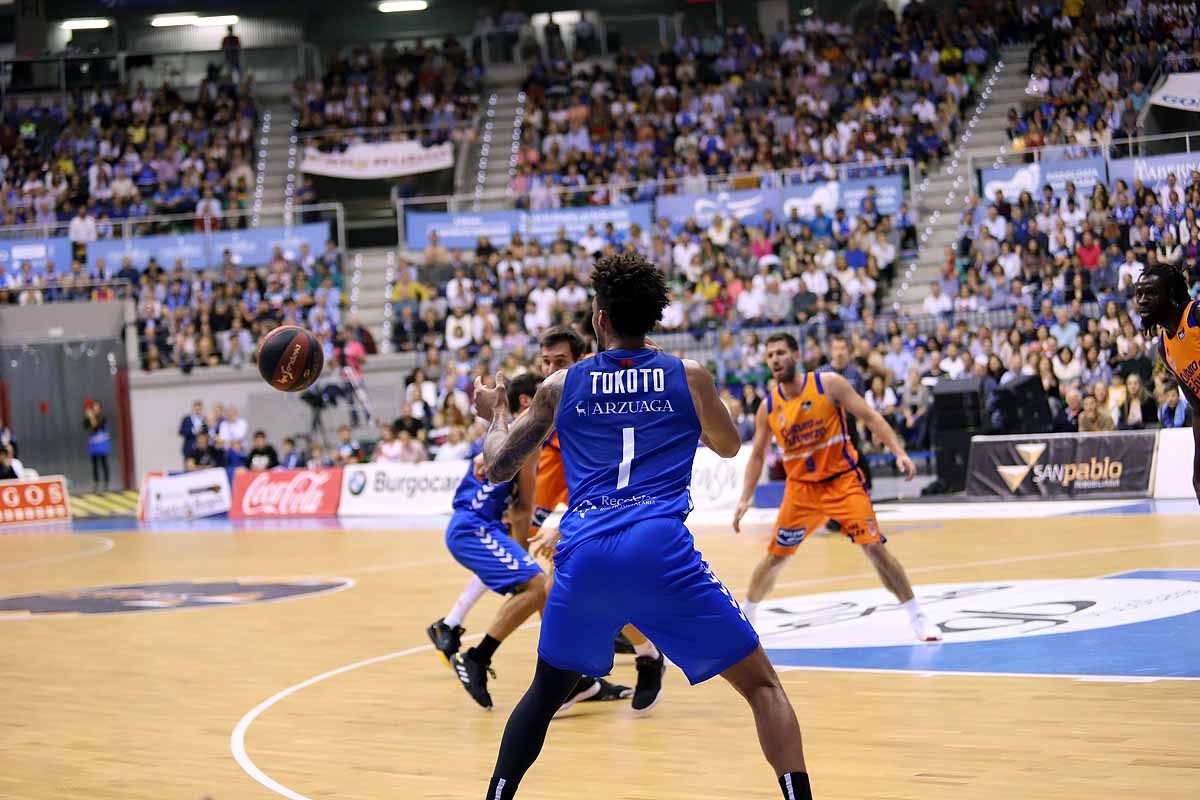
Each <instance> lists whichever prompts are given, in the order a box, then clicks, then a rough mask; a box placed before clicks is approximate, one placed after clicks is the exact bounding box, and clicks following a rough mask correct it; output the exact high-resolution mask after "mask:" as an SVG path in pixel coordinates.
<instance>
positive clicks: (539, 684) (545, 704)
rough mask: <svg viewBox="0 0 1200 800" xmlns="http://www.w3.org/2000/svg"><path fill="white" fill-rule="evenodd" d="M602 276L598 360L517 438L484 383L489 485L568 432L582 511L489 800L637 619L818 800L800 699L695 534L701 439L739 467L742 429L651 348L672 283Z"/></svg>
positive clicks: (786, 783) (505, 793) (693, 378)
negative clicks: (731, 693)
mask: <svg viewBox="0 0 1200 800" xmlns="http://www.w3.org/2000/svg"><path fill="white" fill-rule="evenodd" d="M591 281H592V286H593V288H594V290H595V299H594V301H593V306H592V321H593V325H594V326H595V330H596V335H597V339H598V343H599V349H600V351H601V352H599V353H598V354H597V355H596V356H594V357H593V358H590V359H587V360H585V361H581V362H579V363H578V364H576V365H574V366H572V367H571V368H570V369H568V370H562V371H559V372H556V373H554V374H553V375H552V376H550V377H549V378H547V379H546V380H544V381H543V382H542V385H541V387H540V388H539V389H538V391H537V394H536V395H535V396H534V399H533V403H532V404H531V405H530V408H529V411H528V412H527V413H526V414H525V415H524V416H522V417H521V418H519V419H517V420H516V421H515V422H511V428H510V413H509V408H508V407H507V406H506V405H505V403H504V385H503V377H502V376H499V377H498V378H497V385H496V386H495V387H486V386H484V385H483V384H482V382H480V381H477V382H476V388H475V404H476V410H477V413H478V414H479V415H480V416H481V417H483V418H484V419H490V420H491V427H490V428H489V430H488V434H487V436H486V437H485V440H484V452H483V460H484V465H485V468H486V470H487V477H488V479H489V480H491V481H493V482H503V481H507V480H511V479H512V478H513V476H514V475H516V474H517V472H518V471H519V470H520V469H521V466H522V465H523V464H525V463H526V461H528V460H529V458H530V456H531V455H533V454H534V453H536V452H537V450H538V448H539V447H541V444H542V442H544V441H545V440H546V437H547V436H548V435H549V434H550V432H551V431H552V430H555V429H557V431H558V439H559V443H560V446H561V447H562V452H563V465H564V467H565V470H566V476H567V486H568V490H569V493H570V503H571V505H570V508H568V509H567V512H566V514H565V515H564V516H563V519H562V522H561V523H560V525H559V528H560V530H561V532H562V539H561V541H560V542H559V545H558V549H557V552H556V553H555V556H554V565H555V581H554V587H553V589H552V590H551V592H550V597H549V600H548V601H547V603H546V611H545V614H544V616H543V619H542V631H541V640H540V642H539V644H538V663H537V668H536V671H535V673H534V677H533V683H532V685H531V686H530V687H529V690H528V691H527V692H526V693H525V696H524V697H523V698H522V699H521V702H520V703H519V704H518V705H517V707H516V708H515V709H514V710H513V713H512V716H511V717H510V718H509V721H508V725H507V726H506V727H505V730H504V740H503V743H502V744H501V745H500V755H499V757H498V759H497V761H496V767H495V770H494V772H493V775H492V780H491V783H490V785H489V787H488V791H487V795H486V800H510V799H511V798H513V797H514V796H515V795H516V792H517V787H518V785H519V784H520V781H521V779H522V778H523V777H524V775H525V772H526V771H527V770H528V769H529V767H530V766H531V765H532V764H533V762H534V760H536V758H537V756H538V754H539V753H540V752H541V749H542V744H543V742H544V741H545V737H546V731H547V728H548V727H549V725H550V720H551V718H552V717H553V716H554V714H555V712H556V711H557V710H558V708H559V706H561V705H562V703H563V701H564V699H566V698H567V697H568V695H569V694H570V692H571V691H572V689H573V688H574V687H575V686H576V684H577V682H578V680H579V676H580V675H581V674H586V675H604V674H606V673H607V672H608V671H609V670H610V669H611V668H612V662H613V647H612V642H613V637H614V635H615V634H616V633H617V631H619V630H620V629H621V628H622V627H623V626H624V625H625V624H626V623H633V624H634V625H636V626H637V627H638V629H639V630H641V631H642V632H643V633H645V634H646V635H647V636H648V637H649V638H650V639H651V640H652V641H654V642H656V643H657V644H658V647H659V649H661V650H662V651H663V652H664V653H665V654H666V655H667V657H668V658H670V659H671V661H673V662H674V663H675V664H676V665H678V666H679V668H680V669H682V670H683V672H684V673H685V674H686V675H687V677H688V680H689V681H691V682H692V683H693V684H695V683H700V682H701V681H705V680H708V679H709V678H712V677H714V676H716V675H721V676H722V677H724V678H725V679H726V680H728V681H729V682H730V683H731V684H733V686H734V688H735V689H737V691H738V692H739V693H741V695H742V696H743V697H745V698H746V700H747V701H748V702H749V704H750V708H751V710H752V711H753V713H754V721H755V724H756V725H757V727H758V738H759V743H760V745H761V746H762V749H763V753H764V754H765V755H766V757H767V760H768V761H769V762H770V763H771V766H772V767H773V768H774V769H775V774H776V775H777V776H778V778H779V786H780V788H781V790H782V792H783V796H784V798H786V800H811V798H812V793H811V790H810V789H809V783H808V773H807V772H806V769H805V764H804V751H803V748H802V746H801V742H800V726H799V724H798V723H797V722H796V715H795V713H794V712H793V711H792V706H791V704H790V703H789V701H788V698H787V695H786V693H785V692H784V690H783V687H782V686H781V685H780V683H779V678H778V676H777V675H776V674H775V670H774V668H773V667H772V666H771V663H770V662H769V661H768V660H767V656H766V653H765V652H764V651H763V649H762V646H761V645H760V644H759V641H758V635H757V634H756V633H755V632H754V628H753V627H752V626H751V625H750V623H749V622H748V621H747V620H746V617H745V616H744V615H743V614H742V612H741V609H740V608H739V607H738V604H737V601H735V600H734V599H733V597H732V595H730V593H729V590H728V589H726V588H725V586H724V585H722V583H721V582H720V581H719V580H718V579H717V578H716V576H715V575H713V573H712V571H711V570H710V569H709V567H708V564H706V563H705V562H704V560H703V559H702V558H701V557H700V554H699V553H698V552H697V551H696V548H695V543H694V542H693V540H692V535H691V533H690V532H689V531H688V529H687V528H686V527H685V526H684V524H683V523H684V520H685V519H686V518H687V515H688V513H689V512H690V511H691V506H692V504H691V497H690V493H689V483H690V481H691V474H692V460H693V458H694V457H695V452H696V443H697V441H701V442H703V443H704V444H705V445H707V446H708V447H709V448H711V449H712V450H713V451H714V452H716V453H717V454H718V455H720V456H723V457H726V458H730V457H732V456H734V455H736V454H737V452H738V449H739V448H740V447H741V441H740V438H739V436H738V431H737V428H736V427H735V426H734V424H733V420H732V419H730V417H729V412H728V411H727V410H726V409H725V406H724V405H723V404H722V403H721V401H720V399H719V398H718V397H717V391H716V386H715V385H714V383H713V379H712V376H711V375H709V374H708V372H707V371H706V370H705V369H704V368H703V367H701V366H700V365H699V364H697V363H695V362H694V361H681V360H680V359H678V358H675V357H673V356H668V355H665V354H663V353H661V352H658V351H657V350H654V349H650V348H647V347H646V346H645V338H646V334H648V333H649V332H650V331H651V330H652V329H653V328H654V326H655V324H657V323H658V321H659V320H660V319H661V318H662V311H663V308H665V307H666V305H667V300H668V298H667V287H666V282H665V281H664V280H663V276H662V273H660V272H659V271H658V269H656V268H655V267H654V265H652V264H650V263H649V262H647V261H646V260H645V259H643V258H642V257H641V256H640V255H637V254H634V253H620V254H618V255H614V256H606V257H604V258H601V259H599V260H598V261H597V262H596V266H595V268H594V269H593V270H592V276H591Z"/></svg>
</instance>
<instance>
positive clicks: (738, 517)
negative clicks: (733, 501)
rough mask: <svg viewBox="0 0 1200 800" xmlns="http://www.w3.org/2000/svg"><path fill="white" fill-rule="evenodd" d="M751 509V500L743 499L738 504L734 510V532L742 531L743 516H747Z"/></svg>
mask: <svg viewBox="0 0 1200 800" xmlns="http://www.w3.org/2000/svg"><path fill="white" fill-rule="evenodd" d="M749 510H750V501H749V500H742V501H741V502H739V503H738V504H737V508H736V509H735V510H734V512H733V530H734V533H741V532H742V517H744V516H746V512H747V511H749Z"/></svg>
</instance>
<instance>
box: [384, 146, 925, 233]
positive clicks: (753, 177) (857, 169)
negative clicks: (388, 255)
mask: <svg viewBox="0 0 1200 800" xmlns="http://www.w3.org/2000/svg"><path fill="white" fill-rule="evenodd" d="M915 170H916V164H915V163H914V162H913V161H912V159H907V158H904V159H886V160H883V161H878V162H871V163H863V162H848V163H838V164H824V165H820V166H819V167H817V168H816V171H815V174H814V170H813V169H783V170H765V171H760V172H737V173H731V174H728V175H697V176H689V177H684V178H671V179H665V180H663V179H656V180H654V181H652V182H649V183H647V182H645V181H640V182H619V181H611V182H609V183H595V184H588V185H585V186H578V187H567V186H555V187H549V188H547V189H546V193H547V196H549V197H550V198H552V199H555V200H556V201H557V202H558V205H553V206H550V207H548V208H572V207H588V206H589V205H590V203H589V202H588V200H587V198H588V196H589V195H592V194H594V193H596V192H605V193H606V196H607V198H608V200H609V202H607V203H605V204H604V205H625V204H628V203H633V202H649V201H651V200H653V199H654V197H657V196H659V195H670V194H685V193H686V194H693V193H694V194H714V193H719V192H728V191H739V190H743V189H747V190H754V189H775V188H783V187H787V186H802V185H805V184H810V183H819V182H822V181H830V180H852V179H861V180H870V178H872V177H883V176H886V175H900V176H902V177H903V178H904V181H905V186H904V195H905V199H906V202H907V203H908V207H909V211H910V212H911V213H912V214H913V215H914V221H917V222H919V220H916V213H917V211H916V205H915V204H914V203H913V202H912V190H913V186H914V185H915V182H914V179H915V177H916V172H915ZM701 181H702V182H703V185H701ZM648 189H653V195H652V196H649V197H645V198H644V199H640V198H639V197H638V196H637V194H638V193H639V192H645V191H646V190H648ZM627 193H633V194H634V196H633V197H627V196H626V195H627ZM529 199H530V194H529V192H525V193H523V194H515V193H513V192H511V191H509V190H493V191H490V192H473V193H471V194H453V195H429V196H424V197H400V196H399V194H398V192H397V190H396V189H395V188H393V189H392V202H393V203H394V204H395V206H396V224H397V232H398V234H399V237H400V238H399V242H400V246H401V247H402V248H403V247H404V242H405V241H406V239H405V232H406V227H405V219H404V214H405V211H406V210H407V209H410V208H411V209H415V208H417V207H421V208H422V210H427V211H445V212H449V213H459V212H471V211H480V210H481V209H482V206H483V205H484V204H487V203H491V202H497V203H503V204H505V206H506V207H508V208H511V207H513V206H514V205H517V206H520V205H521V203H522V202H526V203H527V201H528V200H529ZM614 200H615V202H614ZM568 201H569V202H568ZM579 201H582V202H579ZM523 207H527V206H523ZM548 208H543V207H540V206H539V207H538V208H535V209H532V210H548ZM828 210H829V211H832V209H828Z"/></svg>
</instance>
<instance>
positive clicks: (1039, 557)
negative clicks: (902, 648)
mask: <svg viewBox="0 0 1200 800" xmlns="http://www.w3.org/2000/svg"><path fill="white" fill-rule="evenodd" d="M1194 544H1200V539H1178V540H1176V541H1172V542H1154V543H1151V544H1132V545H1126V546H1124V547H1094V548H1091V549H1088V550H1066V551H1063V552H1060V553H1037V554H1033V555H1028V556H1009V557H1007V558H992V559H988V560H986V561H964V562H961V563H959V564H934V565H932V566H928V567H912V568H911V569H909V568H906V569H905V571H906V572H907V573H908V574H909V575H917V574H924V573H927V572H940V571H942V570H947V569H971V568H973V567H995V566H1001V565H1003V564H1021V563H1026V562H1030V561H1049V560H1051V559H1055V558H1074V557H1076V556H1096V555H1104V554H1106V553H1129V552H1134V551H1137V550H1161V549H1165V548H1169V547H1187V546H1189V545H1194ZM874 577H876V573H875V571H874V570H872V571H871V572H859V573H855V574H853V575H839V576H834V577H829V578H805V579H803V580H798V581H787V582H780V583H777V584H775V587H776V588H779V587H782V586H813V585H819V584H824V583H837V582H838V581H843V580H850V579H857V578H874Z"/></svg>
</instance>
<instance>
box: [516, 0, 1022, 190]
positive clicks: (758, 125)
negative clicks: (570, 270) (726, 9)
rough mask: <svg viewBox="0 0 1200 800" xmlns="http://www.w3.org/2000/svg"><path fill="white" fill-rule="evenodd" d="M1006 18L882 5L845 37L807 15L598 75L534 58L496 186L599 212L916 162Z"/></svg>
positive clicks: (944, 126) (579, 57) (991, 52)
mask: <svg viewBox="0 0 1200 800" xmlns="http://www.w3.org/2000/svg"><path fill="white" fill-rule="evenodd" d="M1015 20H1016V15H1015V9H1014V7H1013V6H1012V5H1011V4H1008V3H1003V4H998V7H997V8H994V9H991V8H990V9H989V10H988V13H987V14H986V15H983V16H977V15H975V14H974V13H973V12H971V11H969V10H967V9H966V8H965V7H962V6H958V7H953V8H951V9H950V10H949V11H948V14H943V15H941V16H938V15H935V13H934V12H933V11H932V10H931V9H930V8H929V7H928V6H926V5H925V4H923V3H915V4H912V5H911V6H910V8H909V9H908V10H906V12H905V15H904V16H903V17H902V18H900V19H897V18H896V17H895V16H894V14H893V13H892V12H891V11H890V10H889V9H888V8H887V7H886V6H882V5H881V10H880V11H879V13H878V16H877V17H875V18H872V19H867V20H864V21H863V22H862V23H861V24H860V25H859V26H858V27H856V28H848V27H845V26H842V25H840V24H837V23H825V22H822V21H820V20H818V19H816V18H810V19H809V20H808V21H807V22H797V23H796V24H794V25H793V26H791V27H784V26H781V28H780V30H779V31H778V33H777V34H776V35H774V36H772V37H764V36H762V35H761V34H759V33H758V32H756V31H752V30H748V29H747V28H746V27H745V26H744V25H740V24H739V25H731V26H729V27H728V28H727V29H726V30H724V31H713V32H710V33H707V34H705V35H703V36H696V35H685V36H682V37H681V38H680V39H679V40H678V41H677V42H676V43H675V44H674V46H673V47H671V48H667V49H664V50H662V51H660V52H658V53H656V54H654V55H651V54H650V53H646V52H639V53H636V54H633V53H629V52H622V53H621V54H620V55H618V56H617V57H616V59H615V61H614V64H613V66H612V67H611V68H607V69H606V68H605V67H604V66H602V65H600V64H599V63H595V62H593V61H589V60H588V59H586V58H585V57H584V55H583V54H582V53H581V52H578V53H576V54H575V58H574V59H573V60H572V61H571V63H567V62H566V61H565V60H553V61H539V62H538V64H537V65H536V66H535V67H534V68H533V71H532V72H531V74H530V76H529V78H528V80H527V81H526V84H525V93H526V102H527V109H526V111H525V114H524V119H523V125H522V128H521V137H522V140H521V148H520V152H519V154H518V162H517V166H516V171H515V175H514V176H513V179H512V181H511V183H510V186H509V192H510V194H511V195H512V196H514V197H515V198H517V202H518V203H519V204H521V205H528V206H529V207H531V208H535V209H537V208H548V207H555V206H557V205H560V204H561V205H588V204H593V205H604V204H612V203H621V202H630V201H635V200H648V199H651V198H653V197H654V196H655V195H656V194H658V193H660V192H688V191H697V190H698V191H706V190H707V189H708V181H709V179H711V178H721V177H723V176H735V177H733V179H732V181H731V183H730V185H731V187H732V188H756V187H757V186H759V185H761V183H762V182H763V181H764V180H767V179H768V178H767V177H766V176H764V175H763V173H769V172H771V171H772V170H789V171H791V172H792V173H793V174H795V175H797V176H798V177H799V178H800V179H803V180H813V179H816V178H818V177H827V178H832V177H836V171H835V170H834V167H833V165H836V164H845V163H855V164H859V165H862V166H863V167H864V168H865V169H870V168H871V167H872V166H876V167H880V166H882V165H883V164H884V163H886V161H887V160H888V159H906V158H907V159H912V160H913V161H914V162H916V163H918V164H919V165H921V166H922V167H926V166H928V165H929V164H931V163H934V162H936V161H938V160H939V159H940V158H941V157H942V156H944V155H945V154H946V152H947V148H948V145H949V144H950V142H952V141H953V139H954V138H955V136H956V135H957V133H958V128H959V112H960V109H961V108H963V107H964V105H965V103H967V102H968V101H969V99H970V98H971V97H972V93H973V91H974V88H975V85H976V84H977V82H978V81H979V79H980V75H981V71H982V69H983V67H984V65H985V64H986V63H987V62H988V61H990V60H991V59H992V58H993V57H994V56H995V53H996V50H997V47H998V45H999V43H1000V40H1001V36H1002V35H1013V34H1015V28H1014V27H1013V26H1014V23H1015ZM748 173H759V175H758V176H751V175H748ZM556 190H565V191H566V193H565V194H564V193H562V192H560V191H556Z"/></svg>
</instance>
